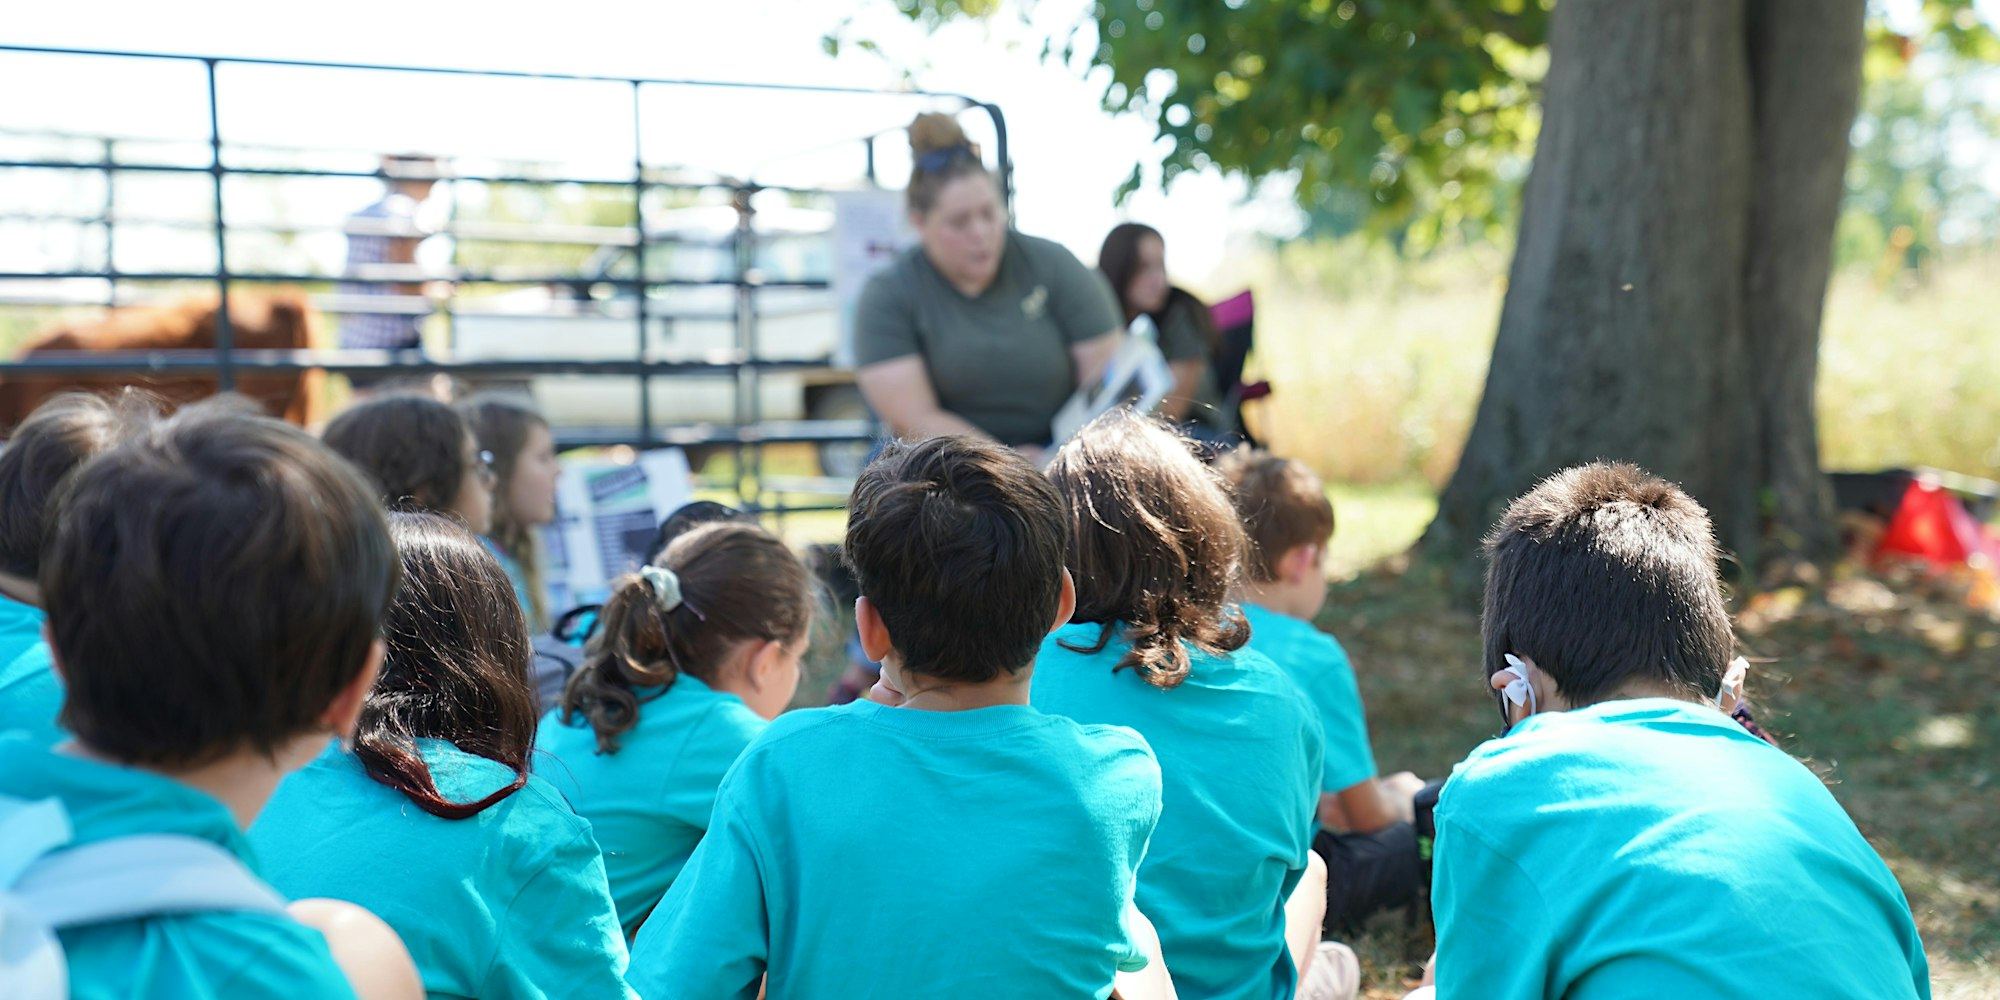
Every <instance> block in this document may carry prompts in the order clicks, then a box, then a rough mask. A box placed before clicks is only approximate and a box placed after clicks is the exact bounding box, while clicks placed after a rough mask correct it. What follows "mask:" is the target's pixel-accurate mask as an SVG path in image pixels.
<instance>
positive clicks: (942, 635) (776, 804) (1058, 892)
mask: <svg viewBox="0 0 2000 1000" xmlns="http://www.w3.org/2000/svg"><path fill="white" fill-rule="evenodd" d="M1065 534H1066V529H1065V527H1064V516H1063V510H1062V505H1061V502H1060V500H1059V499H1058V498H1057V497H1056V495H1055V492H1054V491H1053V490H1052V489H1050V487H1049V484H1048V481H1047V480H1045V479H1043V478H1042V477H1041V476H1040V475H1039V474H1037V473H1036V472H1035V470H1034V469H1033V468H1032V467H1030V466H1029V465H1028V464H1027V463H1026V462H1025V461H1023V460H1022V459H1021V458H1020V457H1019V456H1018V455H1016V454H1015V453H1013V452H1012V451H1010V450H1008V449H1007V448H1004V447H1002V446H1000V445H998V444H994V443H992V442H988V441H981V440H976V439H973V438H969V437H941V438H931V439H929V440H926V441H922V442H919V443H916V444H901V443H898V444H892V445H891V446H889V447H888V448H887V449H886V450H885V451H884V452H883V453H882V455H881V456H880V457H879V458H877V459H876V460H875V461H874V462H873V463H872V464H870V465H869V466H868V468H867V469H866V470H865V471H864V472H863V473H862V474H861V478H860V480H859V481H858V482H856V483H855V486H854V494H853V497H852V499H851V500H850V503H849V507H848V523H847V543H846V547H847V557H848V559H849V560H850V561H851V562H852V564H853V567H854V571H855V575H856V577H857V579H858V580H859V581H860V585H861V595H862V596H861V598H860V599H859V600H857V601H856V602H855V616H856V619H857V621H858V627H859V630H860V633H861V639H862V643H863V644H864V645H865V646H866V647H867V648H868V652H869V655H870V656H873V657H875V658H877V659H879V660H881V662H882V664H883V668H882V669H883V671H884V673H885V675H887V676H888V677H889V678H891V679H892V680H893V681H894V682H895V683H896V685H897V687H898V689H899V690H901V691H902V692H904V694H905V696H906V697H905V700H904V702H903V704H902V705H901V706H900V707H893V708H892V707H886V706H883V705H879V704H875V703H873V702H856V703H852V704H848V705H841V706H838V707H835V708H824V709H811V710H807V711H800V712H792V713H789V714H787V715H784V716H781V717H779V718H778V719H777V720H776V721H774V722H773V723H771V725H770V727H769V728H768V729H766V730H765V731H764V734H763V735H762V736H760V737H758V739H757V741H756V742H755V743H753V744H751V746H750V748H749V749H748V750H746V751H744V753H743V756H742V757H741V758H739V759H738V760H737V762H736V766H735V768H734V769H732V770H731V771H730V772H729V776H728V777H727V778H725V779H724V780H723V783H722V790H721V792H720V793H719V794H718V796H717V798H716V803H715V813H714V816H713V819H712V822H711V823H710V825H709V829H708V834H707V836H706V837H704V838H703V839H702V842H701V846H699V847H697V848H696V849H695V852H694V857H693V858H692V859H690V860H689V862H688V865H687V867H686V868H685V869H683V870H682V872H681V874H680V877H679V878H677V879H676V880H675V881H674V884H673V888H671V889H669V890H668V892H667V896H666V898H665V899H664V900H663V901H662V902H661V903H660V907H659V910H658V911H657V912H655V913H654V914H653V916H652V918H651V919H649V920H647V921H646V924H645V926H644V927H642V928H640V930H639V937H638V940H637V941H636V942H635V943H634V945H633V961H632V982H633V985H634V986H635V987H636V988H637V989H638V990H639V991H640V992H641V993H642V994H645V995H648V996H691V997H743V998H750V997H754V996H756V995H758V988H759V979H760V977H767V978H768V992H769V995H771V996H782V997H794V998H821V997H824V998H848V997H916V996H940V995H951V996H1019V997H1056V996H1063V997H1098V998H1102V997H1106V996H1108V995H1110V993H1111V991H1112V989H1113V986H1114V983H1116V984H1117V987H1118V989H1119V991H1120V993H1121V994H1122V995H1124V996H1126V997H1132V998H1136V997H1138V996H1142V995H1152V994H1151V992H1150V991H1153V990H1157V989H1158V988H1159V987H1160V985H1161V984H1160V982H1159V981H1158V979H1159V977H1158V971H1157V962H1155V961H1153V960H1151V959H1150V958H1149V957H1148V956H1147V955H1146V954H1145V953H1144V952H1143V951H1142V946H1141V945H1139V944H1135V938H1136V939H1138V940H1144V938H1145V936H1146V935H1147V933H1148V929H1147V927H1146V925H1145V924H1144V923H1143V921H1142V920H1138V919H1134V918H1135V917H1136V913H1135V912H1132V911H1131V910H1130V907H1131V902H1132V896H1133V879H1134V875H1135V871H1136V869H1137V867H1138V864H1139V859H1140V858H1141V857H1142V856H1143V855H1144V854H1145V851H1146V842H1147V838H1148V837H1149V836H1150V834H1151V832H1152V828H1153V824H1154V821H1155V820H1156V819H1157V818H1158V815H1159V807H1160V799H1159V794H1160V784H1159V782H1160V777H1159V770H1158V767H1157V765H1156V764H1155V763H1154V760H1153V755H1152V753H1151V751H1149V750H1148V749H1147V748H1146V744H1145V741H1144V740H1142V739H1140V738H1139V737H1138V735H1137V734H1135V733H1133V732H1131V731H1130V730H1127V729H1121V728H1118V727H1115V726H1084V725H1078V724H1077V723H1075V722H1072V721H1070V720H1068V719H1064V718H1060V717H1057V716H1053V715H1046V714H1043V713H1042V712H1039V711H1037V710H1036V709H1034V708H1032V707H1030V706H1029V705H1028V697H1027V695H1028V684H1029V680H1030V678H1031V677H1032V675H1033V672H1034V664H1033V661H1034V655H1035V649H1036V646H1037V645H1038V644H1039V643H1040V641H1041V638H1042V637H1043V636H1044V635H1046V634H1048V632H1049V631H1050V630H1051V629H1053V628H1055V627H1056V626H1058V625H1060V624H1061V623H1062V622H1064V621H1065V620H1067V619H1068V618H1069V612H1070V609H1071V607H1072V605H1073V603H1074V588H1073V587H1072V586H1071V583H1070V580H1069V577H1068V574H1066V573H1065V572H1064V571H1063V565H1062V557H1063V549H1064V538H1065ZM885 944H886V945H887V946H888V947H890V948H891V949H892V950H893V955H892V956H891V957H890V958H889V959H888V960H886V961H871V960H868V959H867V958H866V957H865V956H868V955H870V954H873V953H878V952H879V951H880V949H881V948H882V947H883V946H884V945H885ZM1149 965H1150V966H1153V969H1152V972H1153V976H1154V978H1153V980H1152V981H1148V980H1146V979H1145V978H1144V977H1142V976H1139V975H1138V972H1139V970H1141V969H1142V968H1144V967H1147V966H1149Z"/></svg>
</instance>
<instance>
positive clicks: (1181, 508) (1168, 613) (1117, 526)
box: [1048, 409, 1250, 688]
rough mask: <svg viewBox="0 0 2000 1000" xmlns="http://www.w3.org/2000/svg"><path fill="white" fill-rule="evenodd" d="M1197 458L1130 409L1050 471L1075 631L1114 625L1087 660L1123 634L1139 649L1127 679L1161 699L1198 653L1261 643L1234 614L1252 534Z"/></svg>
mask: <svg viewBox="0 0 2000 1000" xmlns="http://www.w3.org/2000/svg"><path fill="white" fill-rule="evenodd" d="M1193 448H1194V445H1193V443H1192V442H1190V441H1189V440H1188V439H1187V438H1185V437H1183V436H1181V435H1180V434H1178V433H1176V432H1175V431H1173V430H1172V429H1170V428H1168V427H1167V426H1166V425H1165V424H1163V423H1160V422H1159V421H1157V420H1154V419H1152V418H1149V417H1143V416H1140V415H1138V414H1136V413H1134V412H1132V411H1131V410H1128V409H1118V410H1113V411H1111V412H1110V413H1107V414H1105V415H1103V416H1101V417H1098V418H1097V419H1096V420H1093V421H1091V422H1090V424H1089V425H1088V426H1086V427H1084V429H1083V430H1082V431H1080V432H1078V434H1077V435H1076V437H1075V438H1073V439H1071V440H1070V442H1069V443H1068V444H1065V445H1063V446H1062V450H1060V451H1058V452H1056V457H1055V460H1054V461H1053V462H1051V463H1050V464H1049V469H1048V476H1049V480H1050V481H1051V482H1053V483H1055V487H1056V492H1058V493H1060V494H1062V496H1063V500H1064V502H1065V503H1066V504H1067V505H1068V507H1069V515H1070V549H1069V571H1070V575H1071V576H1072V577H1074V578H1075V580H1076V614H1075V615H1073V616H1072V617H1071V619H1070V620H1071V621H1073V622H1092V623H1101V624H1102V625H1103V626H1104V631H1103V633H1102V634H1101V635H1100V636H1099V637H1098V640H1097V643H1096V645H1095V646H1092V647H1086V648H1082V649H1077V650H1076V651H1077V652H1084V653H1095V652H1098V651H1101V650H1102V649H1104V647H1105V646H1106V645H1107V644H1109V643H1110V642H1111V639H1112V637H1113V635H1114V632H1115V631H1116V630H1117V629H1118V628H1119V627H1120V626H1122V627H1123V628H1124V638H1125V639H1126V640H1127V641H1129V642H1130V643H1131V644H1132V649H1131V651H1130V652H1128V653H1126V654H1125V657H1124V658H1123V659H1122V660H1121V661H1119V664H1118V668H1119V669H1121V670H1122V669H1124V668H1126V667H1132V668H1135V669H1137V670H1138V671H1139V675H1140V676H1141V677H1144V678H1145V679H1146V682H1147V683H1149V684H1152V685H1153V686H1155V687H1160V688H1173V687H1178V686H1180V683H1181V682H1182V681H1184V680H1186V679H1187V676H1188V671H1189V669H1190V667H1191V663H1190V660H1189V654H1188V647H1189V646H1192V647H1194V648H1195V649H1197V650H1200V651H1202V652H1204V653H1209V654H1211V655H1217V656H1220V655H1223V654H1226V653H1230V652H1233V651H1235V650H1238V649H1241V648H1243V644H1244V643H1246V642H1248V641H1249V640H1250V626H1249V625H1248V624H1247V623H1246V622H1245V621H1244V620H1243V613H1242V612H1241V611H1239V610H1237V609H1236V608H1235V607H1234V606H1233V605H1231V604H1229V593H1230V591H1231V590H1232V589H1234V587H1235V586H1236V584H1237V582H1238V580H1239V578H1240V576H1241V574H1242V572H1243V560H1244V552H1245V550H1246V548H1247V544H1246V542H1245V539H1244V534H1243V525H1242V524H1241V523H1240V522H1238V520H1237V518H1236V510H1235V508H1233V507H1231V506H1230V503H1229V496H1228V494H1227V493H1226V492H1224V489H1223V486H1222V482H1221V479H1220V478H1219V477H1218V476H1217V475H1216V473H1215V471H1214V470H1212V469H1210V468H1209V467H1207V466H1205V465H1203V464H1202V463H1201V462H1200V460H1198V459H1196V458H1195V456H1194V450H1193ZM1070 648H1075V647H1070Z"/></svg>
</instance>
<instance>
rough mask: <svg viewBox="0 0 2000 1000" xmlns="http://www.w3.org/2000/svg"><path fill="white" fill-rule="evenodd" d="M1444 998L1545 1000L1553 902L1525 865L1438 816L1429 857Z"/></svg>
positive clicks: (1439, 987) (1439, 982)
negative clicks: (1543, 896)
mask: <svg viewBox="0 0 2000 1000" xmlns="http://www.w3.org/2000/svg"><path fill="white" fill-rule="evenodd" d="M1432 858H1433V861H1432V872H1431V913H1432V918H1433V919H1434V920H1435V922H1436V924H1437V966H1436V975H1437V993H1438V996H1439V997H1480V998H1482V1000H1541V998H1542V997H1543V996H1549V995H1553V994H1552V993H1550V992H1549V991H1548V990H1547V989H1546V988H1545V987H1546V986H1547V985H1548V984H1549V980H1550V975H1549V973H1550V971H1551V970H1550V968H1549V962H1550V960H1551V955H1550V942H1549V940H1548V938H1547V934H1548V928H1549V922H1550V920H1551V916H1550V912H1549V907H1548V904H1547V903H1546V902H1545V901H1544V900H1543V899H1542V895H1541V891H1540V890H1539V889H1537V888H1536V887H1535V884H1534V882H1533V881H1532V880H1530V879H1529V878H1528V875H1527V873H1526V872H1525V871H1523V870H1522V869H1521V866H1520V865H1518V864H1516V863H1515V862H1514V861H1513V859H1511V858H1509V857H1507V856H1506V855H1504V854H1502V853H1500V852H1499V851H1497V850H1495V849H1494V848H1493V847H1492V846H1491V845H1489V844H1487V843H1486V842H1485V841H1484V840H1482V839H1481V838H1480V837H1479V835H1478V834H1476V833H1473V832H1472V831H1471V830H1469V829H1467V828H1466V827H1465V826H1464V825H1463V824H1461V823H1459V822H1456V821H1455V820H1454V819H1451V818H1448V817H1446V816H1442V815H1440V816H1439V817H1438V824H1437V844H1436V847H1435V850H1434V853H1433V855H1432Z"/></svg>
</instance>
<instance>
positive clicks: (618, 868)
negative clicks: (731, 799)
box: [536, 522, 813, 936]
mask: <svg viewBox="0 0 2000 1000" xmlns="http://www.w3.org/2000/svg"><path fill="white" fill-rule="evenodd" d="M812 603H813V595H812V577H811V575H810V574H809V573H808V572H807V571H806V568H805V566H804V564H802V563H801V562H800V561H799V559H798V557H797V556H795V555H793V554H792V551H791V550H790V549H788V548H786V547H785V543H784V542H782V541H780V540H778V538H776V537H775V536H773V535H772V534H771V533H770V532H767V531H765V530H764V529H763V528H761V527H758V526H757V525H754V524H747V523H741V522H723V523H715V524H708V525H704V526H702V527H699V528H696V529H694V530H692V531H690V532H688V533H687V534H685V535H682V536H680V537H679V538H676V539H674V541H673V542H672V543H671V544H669V545H668V546H667V548H666V550H665V551H664V552H662V553H661V554H660V555H659V556H658V557H657V558H655V559H654V560H653V561H652V563H651V564H649V565H647V566H645V567H643V568H641V569H640V570H639V572H637V573H634V574H632V575H630V576H627V577H625V578H624V579H622V580H620V581H619V582H618V584H617V586H616V588H615V589H614V590H613V591H612V594H611V597H610V599H609V600H607V601H605V604H604V610H603V611H602V618H601V619H600V625H599V626H598V629H597V632H596V634H595V635H593V636H592V637H591V640H590V646H589V647H588V649H587V651H586V653H585V657H584V662H583V665H582V666H581V667H579V668H578V669H577V672H576V673H575V674H574V675H573V676H572V677H571V678H570V681H569V686H568V688H567V689H566V690H565V691H564V692H563V699H562V704H561V706H560V707H558V708H557V709H555V710H554V711H552V712H550V713H549V714H548V716H546V717H545V718H544V719H543V720H542V726H541V732H540V735H539V737H538V738H537V742H536V745H537V748H538V749H539V750H540V751H541V754H540V755H539V757H538V759H537V761H536V769H537V771H539V772H541V773H543V774H545V775H547V776H548V777H549V778H550V779H551V780H553V781H554V782H555V783H556V785H557V787H559V788H561V789H562V790H563V792H564V793H565V794H566V795H567V796H568V798H569V800H570V802H571V803H573V804H574V805H575V806H576V810H577V812H578V813H580V814H582V815H583V817H584V818H585V819H587V820H589V821H590V823H591V826H592V827H593V828H594V829H595V830H596V833H597V837H598V841H599V842H600V843H601V844H602V845H603V847H604V862H605V868H606V870H607V871H608V872H609V874H610V879H611V894H612V897H613V898H614V899H615V900H616V901H617V905H618V916H619V920H620V921H621V922H622V923H623V924H624V927H625V933H626V935H627V936H630V935H633V934H636V933H638V931H639V925H640V924H641V923H642V922H644V921H645V919H646V916H647V914H649V913H651V912H652V910H653V907H654V906H655V905H656V904H658V903H659V901H660V898H661V897H662V896H664V895H666V892H667V888H668V886H670V885H672V884H673V881H674V878H675V876H677V875H678V874H679V873H680V870H681V868H682V866H683V865H685V864H686V863H687V859H688V856H689V855H691V854H693V853H694V849H695V845H696V844H698V843H700V842H701V838H702V835H703V834H704V833H705V832H707V830H708V820H709V812H710V810H711V808H712V807H713V806H714V803H715V793H716V789H717V787H719V786H720V785H721V784H722V776H723V774H724V773H725V772H727V771H728V770H729V766H730V765H731V764H733V763H735V762H736V757H737V755H738V754H740V753H741V752H742V751H743V748H744V747H746V746H748V745H749V744H750V741H751V740H752V739H753V738H755V737H756V735H757V734H758V733H759V732H761V731H762V730H763V728H764V724H765V723H766V722H767V721H768V720H770V719H772V718H774V717H776V716H777V714H778V713H779V712H781V711H783V710H784V708H785V706H786V705H788V704H790V703H791V700H792V695H793V694H794V693H796V692H797V690H798V686H799V660H800V658H801V657H803V656H804V655H805V650H806V643H807V630H808V626H809V625H810V624H811V622H812Z"/></svg>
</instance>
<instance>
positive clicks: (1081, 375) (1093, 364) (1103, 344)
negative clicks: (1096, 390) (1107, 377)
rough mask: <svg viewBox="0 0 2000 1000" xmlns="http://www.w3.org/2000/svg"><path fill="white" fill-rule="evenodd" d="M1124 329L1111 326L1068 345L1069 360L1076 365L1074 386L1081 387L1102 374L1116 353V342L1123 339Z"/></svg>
mask: <svg viewBox="0 0 2000 1000" xmlns="http://www.w3.org/2000/svg"><path fill="white" fill-rule="evenodd" d="M1124 336H1125V331H1124V330H1123V329H1121V328H1119V327H1115V326H1114V327H1112V328H1111V329H1109V330H1106V331H1104V332H1103V333H1100V334H1098V335H1097V336H1095V337H1092V338H1090V339H1089V340H1079V341H1077V342H1076V343H1074V344H1071V345H1069V360H1070V363H1071V364H1072V365H1074V366H1075V367H1076V386H1077V388H1079V389H1081V388H1083V387H1084V386H1086V385H1090V384H1092V383H1094V382H1096V381H1097V380H1098V379H1100V378H1102V377H1103V376H1104V369H1105V368H1106V367H1107V366H1109V365H1110V364H1111V359H1112V358H1113V357H1116V356H1117V354H1118V343H1119V341H1120V340H1122V339H1124Z"/></svg>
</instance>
